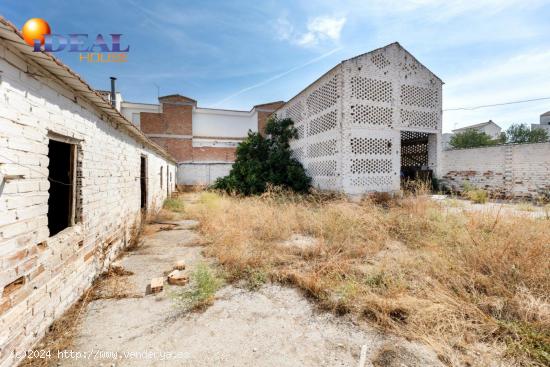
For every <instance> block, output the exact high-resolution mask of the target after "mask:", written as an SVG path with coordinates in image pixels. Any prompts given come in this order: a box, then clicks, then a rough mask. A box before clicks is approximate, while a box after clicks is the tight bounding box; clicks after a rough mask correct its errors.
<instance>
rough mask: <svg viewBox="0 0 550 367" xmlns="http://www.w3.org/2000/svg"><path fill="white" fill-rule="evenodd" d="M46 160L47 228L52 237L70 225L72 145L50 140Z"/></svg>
mask: <svg viewBox="0 0 550 367" xmlns="http://www.w3.org/2000/svg"><path fill="white" fill-rule="evenodd" d="M48 158H49V159H50V164H49V166H48V171H49V175H48V179H49V181H50V190H49V194H50V196H49V198H48V228H49V230H50V236H53V235H55V234H57V233H59V232H61V231H62V230H64V229H65V228H67V227H69V226H71V225H72V215H73V205H72V202H73V160H74V157H73V145H72V144H67V143H62V142H59V141H56V140H50V141H49V144H48Z"/></svg>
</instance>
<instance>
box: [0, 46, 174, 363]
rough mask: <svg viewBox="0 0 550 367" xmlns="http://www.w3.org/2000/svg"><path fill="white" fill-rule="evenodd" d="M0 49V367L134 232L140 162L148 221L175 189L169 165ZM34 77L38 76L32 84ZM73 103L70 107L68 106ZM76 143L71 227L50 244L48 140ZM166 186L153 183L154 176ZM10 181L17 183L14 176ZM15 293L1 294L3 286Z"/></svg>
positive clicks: (40, 71)
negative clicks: (60, 138) (50, 137)
mask: <svg viewBox="0 0 550 367" xmlns="http://www.w3.org/2000/svg"><path fill="white" fill-rule="evenodd" d="M8 47H9V46H8V45H7V43H6V42H4V41H2V42H1V43H0V70H1V71H2V72H1V74H0V172H1V175H2V176H4V177H11V179H9V180H8V181H3V182H2V183H0V291H2V297H1V298H0V351H1V352H0V366H1V367H6V366H12V365H14V364H15V363H16V360H15V359H14V355H15V353H16V352H23V351H24V350H27V349H29V348H30V347H32V345H33V344H34V343H35V342H36V341H37V340H39V339H40V338H41V337H42V336H43V335H44V333H45V330H46V329H47V328H48V326H49V325H50V324H51V323H52V322H53V321H54V320H55V319H56V318H58V317H59V316H61V314H62V313H63V312H64V311H65V310H66V309H67V308H68V307H69V306H70V305H71V304H73V303H74V302H75V301H76V300H77V299H78V298H79V297H80V295H82V294H83V292H84V291H85V290H86V289H87V288H88V287H89V286H90V285H91V283H92V281H93V279H94V278H95V277H96V276H97V275H98V274H100V272H102V271H103V270H105V269H106V267H107V266H108V264H109V262H110V261H111V260H112V259H113V258H114V257H115V256H116V255H117V253H118V252H119V251H120V250H121V249H122V248H123V247H124V246H126V245H128V244H129V243H130V242H131V240H132V239H133V238H135V236H136V233H137V229H138V227H139V226H140V223H141V209H140V179H139V176H140V157H141V156H142V155H144V156H146V157H147V160H148V169H147V181H148V198H147V203H148V204H147V208H148V213H149V214H153V213H154V212H155V211H157V210H158V209H159V208H160V207H161V205H162V203H163V201H164V199H165V198H166V197H167V195H168V194H169V193H170V192H171V191H173V190H174V189H175V165H174V164H173V163H172V162H171V161H169V160H167V159H165V158H164V157H162V156H161V155H159V154H158V153H156V151H155V150H153V149H150V148H149V147H146V146H145V147H144V146H143V145H142V144H141V143H138V142H137V141H136V140H135V139H134V138H132V137H130V136H129V135H127V134H126V133H125V132H123V131H121V130H120V128H118V127H117V126H115V125H113V124H111V123H109V122H107V121H105V120H103V119H102V118H101V114H100V113H99V112H98V111H97V110H96V109H95V108H94V107H93V106H91V105H89V104H87V103H86V102H84V101H83V99H81V98H80V97H75V96H74V95H73V92H72V91H71V90H70V89H69V88H68V87H66V86H65V85H62V84H59V83H58V82H56V78H55V77H53V76H52V75H51V74H49V73H48V71H46V70H44V69H42V68H39V67H37V66H35V65H33V64H32V63H31V62H29V61H28V60H25V59H23V58H22V56H21V55H19V54H18V53H16V52H15V51H10V50H9V49H8ZM36 75H44V76H45V77H39V76H36ZM75 101H78V103H77V102H75ZM51 132H53V133H56V134H60V135H63V136H66V137H70V138H72V139H75V140H78V141H79V143H78V150H79V153H78V158H77V161H78V168H77V182H76V185H77V187H76V191H77V209H76V211H77V218H78V222H77V223H76V225H74V226H72V227H69V228H67V229H65V230H63V231H62V232H60V233H58V234H57V235H55V236H53V237H50V235H49V230H48V218H47V212H48V197H49V194H48V189H49V187H50V184H49V182H48V178H47V177H48V165H49V163H50V162H49V159H48V133H51ZM161 166H163V167H164V169H163V171H164V172H166V170H167V168H168V169H169V172H171V173H172V177H173V180H172V183H170V186H169V187H168V188H167V186H166V185H167V181H166V179H163V181H164V182H163V185H162V186H161V184H160V176H159V173H160V167H161ZM18 175H20V176H18ZM17 279H21V280H22V281H23V284H22V285H21V286H19V287H18V288H17V287H16V290H15V291H13V292H11V293H10V294H6V293H7V292H4V291H5V286H6V285H8V284H10V283H12V282H14V280H17Z"/></svg>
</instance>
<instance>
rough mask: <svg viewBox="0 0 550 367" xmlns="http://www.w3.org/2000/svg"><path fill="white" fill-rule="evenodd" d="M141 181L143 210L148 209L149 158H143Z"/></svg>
mask: <svg viewBox="0 0 550 367" xmlns="http://www.w3.org/2000/svg"><path fill="white" fill-rule="evenodd" d="M139 172H140V174H139V181H140V189H141V209H144V210H145V209H147V157H145V156H141V167H140V170H139Z"/></svg>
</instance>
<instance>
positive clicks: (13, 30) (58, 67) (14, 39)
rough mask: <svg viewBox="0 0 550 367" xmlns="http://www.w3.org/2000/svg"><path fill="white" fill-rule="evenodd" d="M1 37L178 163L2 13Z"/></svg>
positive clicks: (131, 132)
mask: <svg viewBox="0 0 550 367" xmlns="http://www.w3.org/2000/svg"><path fill="white" fill-rule="evenodd" d="M0 39H2V40H3V41H6V42H9V44H10V45H11V46H13V48H15V49H16V50H17V51H19V52H20V53H21V54H22V55H23V56H24V57H27V58H28V59H30V60H32V61H33V62H34V63H36V64H38V65H39V66H41V67H43V68H44V69H46V70H47V71H48V72H50V73H51V74H52V75H54V76H55V77H56V79H58V80H59V81H60V82H62V83H63V84H65V85H67V86H69V87H70V88H71V89H72V90H73V91H74V92H75V94H76V95H78V96H79V97H81V98H82V99H84V100H86V101H88V102H89V103H91V104H92V105H93V106H95V107H96V108H98V109H99V110H100V111H101V112H103V113H104V114H105V115H107V116H108V117H109V118H110V120H111V121H112V122H114V123H115V124H117V125H119V126H121V127H122V128H123V129H124V130H125V131H126V132H127V133H128V135H130V136H132V137H133V138H135V139H136V140H137V141H139V142H141V143H142V144H144V145H146V146H148V147H150V148H151V149H153V150H154V151H156V152H157V153H158V154H160V155H161V156H163V157H164V158H166V159H168V160H170V161H172V162H174V163H175V162H176V160H175V159H174V158H173V157H172V156H171V155H170V154H168V152H166V151H165V150H164V149H163V148H161V147H160V146H159V145H157V144H155V143H154V142H153V141H152V140H150V139H149V138H148V137H146V136H145V134H143V132H142V131H141V130H140V129H139V128H138V127H137V126H135V125H134V124H132V123H131V122H130V121H128V120H127V119H126V118H125V117H124V116H123V115H122V114H121V113H120V112H119V111H118V110H117V109H116V108H114V107H113V106H112V105H111V104H110V103H109V102H108V101H107V100H106V99H105V98H103V96H102V95H101V94H100V93H99V92H98V91H96V90H95V89H94V88H92V87H91V86H90V85H89V84H88V83H87V82H86V81H85V80H84V79H82V78H81V77H80V76H79V75H78V74H77V73H76V72H74V71H73V70H72V69H70V68H69V67H68V66H66V65H65V64H63V62H61V61H60V60H59V59H58V58H56V57H55V56H53V55H52V54H50V53H47V52H44V51H41V52H34V51H33V48H32V47H31V46H29V45H28V44H27V43H26V42H25V41H24V39H23V35H22V34H21V33H20V32H19V30H18V29H17V27H15V25H13V24H12V23H11V22H10V21H8V20H7V19H5V18H4V17H2V16H0Z"/></svg>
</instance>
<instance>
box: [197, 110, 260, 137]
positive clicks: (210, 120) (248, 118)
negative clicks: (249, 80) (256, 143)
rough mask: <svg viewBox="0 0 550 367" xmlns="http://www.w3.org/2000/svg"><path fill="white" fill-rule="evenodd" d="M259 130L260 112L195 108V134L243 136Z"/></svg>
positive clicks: (205, 135) (202, 135) (201, 135)
mask: <svg viewBox="0 0 550 367" xmlns="http://www.w3.org/2000/svg"><path fill="white" fill-rule="evenodd" d="M248 130H252V131H254V132H256V131H258V113H257V112H256V111H255V110H254V111H250V112H247V111H226V110H214V109H208V108H195V109H193V136H200V137H224V138H242V137H245V136H246V135H247V133H248Z"/></svg>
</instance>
